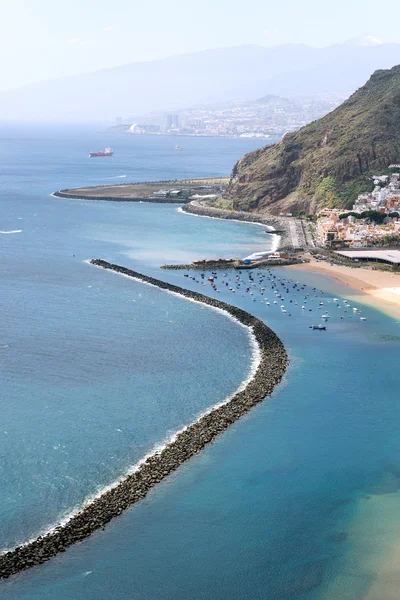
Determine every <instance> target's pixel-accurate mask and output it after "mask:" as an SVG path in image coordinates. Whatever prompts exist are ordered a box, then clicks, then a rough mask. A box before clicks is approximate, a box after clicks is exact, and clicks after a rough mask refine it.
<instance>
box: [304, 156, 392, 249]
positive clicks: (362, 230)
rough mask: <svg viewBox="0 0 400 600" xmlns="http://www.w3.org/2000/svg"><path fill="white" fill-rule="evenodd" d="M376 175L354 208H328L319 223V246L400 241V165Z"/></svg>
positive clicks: (357, 245) (386, 244)
mask: <svg viewBox="0 0 400 600" xmlns="http://www.w3.org/2000/svg"><path fill="white" fill-rule="evenodd" d="M389 168H390V169H391V170H393V172H392V173H391V174H389V175H376V176H374V177H372V183H373V185H374V189H373V190H372V191H371V192H365V193H362V194H360V195H359V196H358V198H357V200H356V201H355V203H354V205H353V207H352V208H351V209H350V210H344V209H338V208H324V209H322V210H321V211H320V212H319V213H318V215H317V220H316V224H315V237H316V240H317V243H318V245H319V246H322V247H327V248H335V247H340V248H343V247H349V248H367V247H371V246H379V247H383V246H393V245H399V243H400V165H399V164H392V165H390V167H389Z"/></svg>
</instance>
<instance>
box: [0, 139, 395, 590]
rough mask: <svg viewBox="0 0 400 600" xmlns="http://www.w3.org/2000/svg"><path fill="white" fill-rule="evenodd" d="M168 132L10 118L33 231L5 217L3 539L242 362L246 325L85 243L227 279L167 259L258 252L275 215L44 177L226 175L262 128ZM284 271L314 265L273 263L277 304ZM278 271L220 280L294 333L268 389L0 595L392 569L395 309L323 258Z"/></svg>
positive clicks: (162, 431) (0, 452) (240, 370)
mask: <svg viewBox="0 0 400 600" xmlns="http://www.w3.org/2000/svg"><path fill="white" fill-rule="evenodd" d="M168 143H169V144H170V140H168V139H166V138H163V139H160V140H158V139H156V138H135V139H132V138H125V137H118V138H116V141H115V142H114V140H112V142H110V140H109V138H106V137H105V136H104V135H103V134H97V135H96V134H92V133H91V132H86V133H85V132H72V131H70V132H65V131H63V130H59V131H54V130H53V131H50V130H46V131H44V132H43V131H42V132H40V133H39V132H38V131H37V130H35V129H29V130H28V131H24V132H22V131H17V132H15V131H8V132H7V131H3V136H2V138H1V137H0V156H1V157H2V165H3V174H2V178H1V199H0V201H1V207H2V209H1V227H0V230H1V231H12V230H14V231H15V230H22V231H21V233H14V234H0V248H1V253H2V263H1V274H2V294H1V303H2V313H1V314H2V317H1V322H2V328H1V339H0V352H1V353H2V354H1V357H2V361H1V364H0V372H1V375H2V393H1V403H2V419H1V423H0V456H1V463H0V481H1V489H2V494H1V496H0V518H1V524H2V526H1V532H0V536H1V537H0V542H1V546H2V547H7V546H12V545H13V544H14V543H15V542H16V541H21V540H24V539H27V538H29V537H30V536H32V535H35V534H36V533H37V532H38V531H40V530H41V529H43V528H46V527H47V526H50V525H52V524H54V523H55V522H56V521H57V519H60V518H62V517H63V516H65V515H66V514H68V512H70V511H71V510H73V509H74V507H76V506H77V505H79V504H80V503H81V502H82V501H83V500H84V499H85V498H87V497H88V496H90V495H91V494H93V493H95V492H96V491H97V490H99V489H101V488H102V487H103V486H105V485H108V484H109V483H111V482H113V481H115V480H116V479H117V478H118V477H120V476H121V474H123V473H124V472H126V470H127V469H128V468H129V466H131V465H132V464H134V462H135V461H137V460H138V459H139V458H140V457H141V456H143V455H144V454H145V453H146V452H147V451H149V450H150V449H151V448H152V447H153V446H154V444H156V443H159V442H161V441H162V440H163V439H165V438H166V436H167V435H168V434H169V433H170V432H171V431H174V430H175V429H178V428H179V427H181V426H182V425H184V424H185V423H187V422H189V421H190V420H191V419H193V418H194V417H195V416H196V415H197V414H199V412H201V411H202V410H204V409H205V408H207V407H209V406H211V405H212V404H214V403H215V402H217V401H219V400H221V399H223V398H224V397H226V396H227V395H228V394H230V393H232V391H234V389H235V388H236V387H237V386H238V385H239V383H240V382H241V381H242V380H243V379H244V378H245V377H246V376H247V374H248V373H249V370H250V366H251V349H250V345H249V340H248V336H247V334H246V331H245V330H244V329H243V328H240V327H239V326H237V325H236V324H235V323H233V322H232V321H231V320H229V319H228V318H226V317H224V316H222V315H221V314H219V313H217V312H214V311H212V310H210V309H208V308H204V307H201V306H199V305H197V304H193V303H190V302H186V301H184V300H182V299H179V298H176V297H174V296H171V295H169V294H165V293H163V292H161V291H160V290H155V289H153V288H151V287H148V286H144V285H142V284H139V283H137V282H133V281H129V280H128V279H125V278H122V277H119V276H117V275H114V274H111V273H106V272H102V271H100V270H98V269H95V268H92V267H90V266H88V265H87V264H85V263H84V262H83V261H84V260H85V259H87V258H91V257H101V258H105V259H107V260H112V261H114V262H120V263H121V264H124V265H126V266H132V267H134V268H137V269H138V270H142V271H143V272H146V273H149V274H154V275H156V276H157V277H160V278H164V279H168V280H170V281H172V282H173V283H177V284H179V285H182V286H187V287H191V288H193V289H195V290H200V291H202V292H204V293H208V294H215V292H213V290H212V289H211V287H209V286H207V285H205V286H202V285H201V283H200V282H198V281H194V280H192V279H190V278H188V277H184V274H183V273H182V272H180V271H178V272H166V271H162V270H160V269H159V268H158V267H159V265H160V264H162V263H163V262H170V261H173V260H175V261H180V260H182V259H183V258H185V259H186V260H187V258H186V257H189V258H190V259H192V258H194V257H200V256H204V255H207V256H213V255H218V256H222V255H223V256H232V255H236V254H239V255H241V254H249V253H250V252H253V251H257V250H262V249H264V248H266V247H268V246H269V245H270V244H271V243H272V238H271V236H268V235H267V234H266V233H265V232H264V229H263V228H262V227H258V226H255V225H248V224H241V223H228V222H224V221H217V220H211V219H202V218H196V217H193V216H190V215H184V214H180V213H179V212H178V211H177V208H176V207H174V206H153V205H147V204H133V205H129V204H125V205H113V204H107V203H105V202H101V203H95V202H83V201H82V202H81V201H65V200H59V199H56V198H53V197H51V196H49V194H50V192H51V191H53V190H55V189H57V188H60V187H65V186H72V185H78V184H85V183H86V184H90V183H93V184H94V183H96V182H98V181H100V180H101V178H104V180H107V181H111V178H112V177H118V176H119V175H122V174H126V175H127V178H128V179H132V180H133V179H137V180H139V179H150V178H153V179H157V178H167V177H168V178H173V177H180V176H186V175H187V176H189V175H193V176H195V175H205V176H207V175H220V174H224V173H226V172H227V171H229V168H230V166H231V164H232V163H233V161H234V160H235V159H236V158H237V157H238V156H240V155H241V154H242V153H243V152H245V151H247V150H249V149H251V147H252V146H251V142H249V141H246V142H245V141H239V140H202V139H194V138H193V139H191V140H189V141H188V142H187V141H186V139H185V141H184V143H182V145H183V146H184V151H182V152H181V153H175V152H174V151H173V149H172V148H171V147H169V146H168V145H167V144H168ZM109 144H112V145H113V147H114V149H116V150H117V148H118V152H117V153H116V156H115V160H114V157H113V159H111V161H112V162H107V163H104V162H102V163H100V162H96V163H95V164H93V162H90V161H88V160H87V159H86V153H87V150H91V149H95V148H97V147H99V148H101V147H103V146H105V145H109ZM253 147H254V144H253ZM120 155H121V158H119V156H120ZM177 155H179V156H177ZM122 156H123V158H122ZM107 160H109V159H107ZM289 273H290V274H289ZM273 275H275V282H276V281H277V279H278V278H286V279H287V278H293V279H294V280H295V281H300V282H302V283H304V285H305V289H304V290H301V292H300V291H299V290H298V289H294V288H293V283H292V282H290V283H289V282H287V283H285V286H282V284H281V282H279V283H275V285H279V286H280V287H281V288H282V289H283V293H282V295H285V296H286V298H285V300H284V301H283V302H284V304H285V306H286V308H287V309H288V312H287V313H283V312H282V311H281V309H280V301H279V303H278V304H277V305H274V304H273V300H274V299H275V296H274V294H273V290H272V289H271V287H272V285H273V284H274V281H273ZM273 275H270V279H269V280H268V279H267V278H266V277H264V280H263V283H262V284H261V283H260V279H259V278H258V276H257V275H255V276H254V280H255V282H256V284H257V286H256V288H254V295H253V296H250V294H249V293H248V292H246V291H244V290H245V288H246V287H247V285H246V286H243V285H242V284H241V287H240V288H236V293H235V294H233V293H232V292H231V291H229V287H235V282H233V281H232V276H229V277H230V279H231V281H230V283H229V285H228V286H226V285H225V283H224V284H222V279H223V278H224V276H223V274H220V275H219V280H218V287H219V288H220V290H221V291H220V293H218V294H215V295H217V296H218V298H220V299H222V300H227V301H229V302H231V303H235V304H237V305H239V306H241V307H243V308H245V309H247V310H249V311H250V312H252V313H254V314H255V315H257V316H260V317H261V318H264V319H265V320H266V322H267V323H268V324H269V325H270V326H271V327H272V328H273V329H274V330H275V331H276V332H277V333H278V334H279V335H280V336H281V338H282V339H283V341H284V343H285V345H286V347H287V349H288V352H289V355H290V359H291V363H290V367H289V369H288V372H287V374H286V376H285V380H284V382H283V383H282V385H281V386H280V387H279V389H277V390H276V392H275V393H274V395H273V397H272V398H271V399H270V400H269V401H267V402H265V403H263V404H261V405H259V406H258V407H256V408H255V409H254V410H253V411H252V412H251V413H250V414H249V415H247V416H246V417H245V418H244V419H242V420H241V421H240V422H239V423H236V424H235V425H234V426H233V427H231V428H230V429H229V430H228V431H227V432H226V433H225V434H224V435H222V436H221V437H220V438H219V439H218V440H217V441H216V443H214V444H212V445H211V446H209V447H208V448H206V449H205V451H204V452H202V453H201V454H200V455H199V456H197V457H196V458H195V459H193V460H191V461H190V462H189V463H187V464H185V465H183V466H182V467H181V468H180V469H179V470H178V471H177V472H176V473H175V474H174V475H173V476H171V477H169V478H168V479H167V480H165V481H164V482H163V483H161V484H160V485H158V486H157V487H156V488H154V489H153V490H152V492H151V493H150V494H149V496H148V497H147V498H146V499H145V500H144V501H143V502H142V503H140V504H139V505H137V506H135V507H133V508H132V509H130V510H129V511H127V512H126V513H125V514H124V515H123V516H122V517H121V518H119V519H116V520H114V521H113V522H112V523H110V524H109V526H107V528H106V529H105V531H103V532H99V533H96V534H95V535H93V536H92V537H91V538H90V539H88V540H86V541H85V542H83V543H82V544H79V545H76V546H74V547H73V548H71V549H69V550H68V551H67V552H66V553H64V554H62V555H59V556H58V557H56V558H55V559H54V560H53V561H50V562H49V563H47V564H46V565H43V566H42V567H40V568H38V569H35V570H31V571H29V572H25V573H21V574H20V575H18V576H17V577H14V578H12V579H11V580H9V581H7V582H3V583H0V598H4V599H7V600H8V599H11V600H42V599H45V600H47V599H50V598H51V599H53V598H57V599H60V600H67V599H68V600H69V599H72V598H74V599H77V600H80V599H82V600H83V599H84V598H85V599H89V600H92V599H96V600H97V599H99V598H101V599H105V600H128V599H129V600H130V599H134V598H138V599H139V598H140V599H141V600H142V599H144V600H153V599H154V600H155V599H159V598H163V599H170V598H171V599H172V598H176V599H178V600H179V599H182V600H183V599H187V598H200V599H203V598H204V599H206V598H207V599H208V598H210V599H211V598H213V599H222V598H234V599H236V598H237V599H242V598H260V599H261V598H262V599H264V598H265V599H277V600H286V599H289V598H302V599H303V598H304V599H306V600H317V599H318V600H322V599H329V600H331V599H332V600H333V598H339V597H340V598H346V600H347V598H348V599H350V598H351V599H354V600H355V599H357V600H358V599H361V598H364V597H365V594H366V593H367V591H368V589H369V588H370V586H371V585H372V584H373V583H374V581H375V579H376V577H377V575H378V574H379V568H380V562H379V560H378V558H377V557H376V546H377V544H378V542H379V548H380V554H381V555H382V556H383V555H384V554H385V552H389V549H390V547H391V544H392V543H393V541H394V528H393V527H392V526H391V522H392V521H393V518H394V516H393V515H395V514H396V512H395V511H394V510H393V503H395V505H396V502H397V503H398V494H397V490H398V488H399V486H400V479H399V477H400V436H399V428H400V406H399V403H398V393H397V389H398V368H397V364H398V357H399V343H400V325H399V323H397V322H396V321H394V320H393V319H390V318H389V317H387V316H385V315H384V314H382V313H379V312H378V311H375V310H373V309H371V308H366V307H365V308H363V307H362V304H360V303H359V301H358V303H357V304H356V306H358V307H359V308H362V310H363V315H365V316H366V317H367V321H365V322H361V321H360V320H359V317H358V316H356V315H353V313H352V311H351V310H350V311H349V312H348V313H344V305H343V303H342V301H340V304H341V308H340V309H339V308H338V307H337V306H336V303H335V302H333V297H335V296H336V297H340V296H344V297H347V298H349V295H348V290H346V289H344V288H341V287H340V286H339V285H338V284H336V283H333V282H331V281H330V280H328V279H326V278H324V277H322V276H317V275H314V274H304V273H300V272H296V273H295V272H289V271H285V270H283V269H276V270H274V272H273ZM247 277H248V275H247V274H243V278H244V279H245V280H246V282H247V283H248V285H251V283H250V282H248V279H247ZM198 279H199V278H198ZM225 279H226V282H227V281H228V277H227V278H225ZM225 279H224V281H225ZM261 286H264V287H265V288H266V291H265V294H264V296H261V294H260V287H261ZM314 287H315V288H316V290H315V291H314V290H313V288H314ZM252 289H253V288H252ZM286 290H289V291H288V292H286ZM321 290H322V291H321ZM294 294H296V296H294ZM303 294H304V296H305V295H306V294H309V296H308V298H307V301H306V304H305V306H306V307H307V308H306V310H302V309H301V305H302V303H303V302H304V296H303ZM265 297H268V298H269V300H270V306H267V305H266V304H265ZM253 298H254V299H255V301H253ZM290 299H291V300H292V302H291V303H290ZM262 300H264V302H262ZM295 302H298V304H297V305H296V304H295ZM319 302H324V305H323V310H328V311H329V314H330V315H331V318H330V321H329V323H328V330H327V331H326V332H316V331H312V330H310V329H309V325H310V324H311V323H313V322H315V321H318V322H319V320H320V315H321V312H320V309H319ZM353 305H354V303H352V306H353ZM309 308H312V311H310V310H309ZM289 314H290V315H291V316H290V317H289ZM317 315H318V316H317ZM340 316H343V317H344V318H343V319H340ZM350 316H351V319H350V318H349V317H350ZM387 498H390V500H391V502H392V507H391V510H389V509H388V511H387V514H386V513H385V512H384V511H385V507H386V506H387V502H385V500H386V499H387ZM375 506H376V508H374V507H375ZM368 507H370V508H369V509H368ZM371 507H372V508H371ZM382 511H383V514H384V515H385V514H386V519H384V518H383V517H382ZM383 523H384V525H383ZM368 532H374V533H373V535H374V536H375V537H374V538H372V539H371V536H369V535H368Z"/></svg>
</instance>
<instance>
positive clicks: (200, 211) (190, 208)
mask: <svg viewBox="0 0 400 600" xmlns="http://www.w3.org/2000/svg"><path fill="white" fill-rule="evenodd" d="M182 211H183V212H186V213H189V214H192V215H199V216H201V217H213V218H214V219H228V220H231V221H232V220H234V221H244V222H246V223H258V224H259V225H267V226H268V227H273V229H274V231H270V232H268V233H275V232H276V233H277V235H279V236H280V238H281V239H280V242H279V248H282V249H283V248H292V246H293V244H292V240H291V237H290V234H289V231H288V225H287V221H286V220H285V219H284V218H279V217H275V216H273V215H271V216H267V217H266V216H265V215H261V214H259V213H250V212H245V211H238V210H227V209H224V208H216V207H214V206H208V205H207V204H204V203H203V202H199V201H197V200H192V201H191V202H189V203H188V204H186V205H185V206H182Z"/></svg>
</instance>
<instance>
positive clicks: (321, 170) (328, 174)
mask: <svg viewBox="0 0 400 600" xmlns="http://www.w3.org/2000/svg"><path fill="white" fill-rule="evenodd" d="M399 160H400V66H396V67H393V68H392V69H390V70H379V71H376V72H375V73H374V74H373V75H372V77H371V78H370V79H369V81H368V82H367V83H366V84H365V85H364V86H363V87H361V88H360V89H359V90H357V92H355V93H354V94H353V95H352V96H350V98H349V99H348V100H346V101H345V102H344V103H343V104H342V105H341V106H339V107H338V108H336V109H335V110H334V111H332V112H331V113H329V114H328V115H326V116H324V117H322V119H319V120H317V121H314V122H312V123H310V124H309V125H306V126H305V127H302V128H301V129H299V130H298V131H295V132H293V133H288V134H287V135H285V136H284V137H283V139H282V141H280V142H279V143H277V144H273V145H270V146H266V147H264V148H260V149H259V150H255V151H254V152H251V153H249V154H246V155H245V156H244V157H243V158H241V159H240V160H239V161H238V162H237V163H236V165H235V166H234V168H233V172H232V177H231V182H230V185H229V189H228V194H229V195H230V197H231V198H232V199H233V202H234V207H235V208H242V209H245V210H260V209H261V210H266V211H269V212H272V213H275V214H276V213H279V212H281V211H283V212H287V211H289V212H293V211H300V210H305V211H306V212H308V213H310V212H311V213H313V212H316V211H317V210H318V209H319V208H321V207H326V206H330V207H339V208H350V207H351V206H352V204H353V202H354V200H355V199H356V197H357V195H358V194H360V193H362V192H364V191H371V185H372V182H371V176H372V175H377V174H381V173H385V172H388V171H387V169H388V166H389V165H390V163H398V162H399ZM372 187H373V186H372Z"/></svg>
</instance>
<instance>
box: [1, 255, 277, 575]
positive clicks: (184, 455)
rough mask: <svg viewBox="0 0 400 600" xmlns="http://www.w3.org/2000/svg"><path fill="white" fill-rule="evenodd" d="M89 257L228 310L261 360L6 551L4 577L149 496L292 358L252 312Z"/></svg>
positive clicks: (267, 390) (265, 391)
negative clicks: (96, 488) (117, 476)
mask: <svg viewBox="0 0 400 600" xmlns="http://www.w3.org/2000/svg"><path fill="white" fill-rule="evenodd" d="M90 262H91V264H93V265H96V266H97V267H102V268H104V269H109V270H112V271H115V272H117V273H121V274H123V275H128V276H130V277H134V278H135V279H138V280H140V281H143V282H144V283H149V284H151V285H154V286H157V287H159V288H161V289H163V290H168V291H170V292H174V293H176V294H180V295H181V296H184V297H185V298H189V299H191V300H196V301H197V302H202V303H204V304H207V305H209V306H212V307H215V308H219V309H222V310H224V311H226V312H227V313H229V314H230V315H232V316H233V317H235V318H236V319H237V320H238V321H240V322H241V323H242V324H243V325H245V326H247V327H249V328H250V329H251V331H252V333H253V335H254V337H255V339H256V341H257V344H258V346H259V350H260V362H259V364H258V367H257V369H256V371H255V373H254V376H253V377H252V379H251V380H250V381H249V383H248V384H247V386H246V387H245V388H244V389H243V390H241V391H239V392H237V393H236V394H235V395H234V396H232V397H231V398H230V399H228V400H227V401H226V403H225V404H222V405H219V406H217V407H215V408H213V409H211V410H210V411H209V412H208V413H206V414H204V415H203V416H201V417H200V418H199V419H198V420H197V421H196V422H194V423H192V424H190V425H189V426H188V427H186V429H184V430H183V431H181V432H180V433H178V434H177V435H176V436H175V437H174V438H173V440H172V441H171V442H170V443H169V444H168V445H166V446H165V447H164V449H163V450H161V451H158V452H155V453H154V454H152V455H151V456H150V457H148V458H147V459H146V460H144V461H143V462H142V463H141V464H140V466H139V467H138V469H137V470H136V471H135V472H133V473H132V474H131V475H128V476H127V477H125V478H124V479H123V480H122V481H120V482H119V483H117V484H115V486H114V487H113V488H111V489H109V490H108V491H106V492H104V493H103V494H102V495H101V496H99V497H98V498H96V499H95V500H93V501H92V502H91V503H90V504H88V505H87V506H85V507H84V508H82V509H81V510H80V511H79V512H78V513H77V514H75V515H74V516H73V517H71V519H70V520H69V521H68V522H67V523H65V524H64V525H60V526H58V527H56V528H55V529H54V530H53V531H51V532H49V533H47V534H45V535H43V536H39V537H38V538H37V539H36V540H34V541H32V542H28V543H27V544H25V545H23V546H19V547H17V548H15V549H14V550H11V551H9V552H6V553H4V554H3V555H1V556H0V578H7V577H10V576H11V575H14V574H16V573H18V572H20V571H23V570H24V569H29V568H30V567H34V566H36V565H40V564H42V563H44V562H46V561H47V560H49V559H50V558H52V557H53V556H55V555H56V554H58V553H59V552H64V551H65V550H66V548H68V547H69V546H71V545H72V544H75V543H76V542H79V541H81V540H83V539H85V538H87V537H88V536H90V535H91V534H92V533H93V532H94V531H96V530H97V529H103V528H104V527H105V525H106V524H107V523H108V522H109V521H111V519H113V518H114V517H117V516H118V515H120V514H121V513H122V512H123V511H124V510H125V509H127V508H128V507H129V506H131V505H132V504H134V503H135V502H138V501H139V500H141V499H142V498H144V497H145V496H146V495H147V493H148V492H149V490H151V488H152V487H153V486H155V485H156V484H157V483H158V482H160V481H162V480H163V479H164V478H165V477H167V476H168V475H169V474H170V473H172V472H173V471H175V470H176V469H177V468H178V467H179V466H180V465H181V464H182V463H184V462H185V461H187V460H188V459H189V458H191V457H192V456H194V455H195V454H197V453H198V452H200V450H202V448H204V446H205V445H206V444H208V443H210V442H212V441H213V440H214V439H215V438H216V436H217V435H219V434H220V433H222V432H223V431H225V430H226V429H227V428H228V427H229V426H230V425H231V424H232V423H234V422H235V421H237V420H238V419H240V417H242V416H243V415H244V414H246V413H247V412H248V411H249V410H250V409H251V408H252V407H253V406H254V405H255V404H257V403H258V402H261V401H262V400H264V398H265V397H266V396H269V395H270V394H271V393H272V391H273V389H274V387H275V386H276V385H277V384H278V383H279V382H280V381H281V379H282V376H283V374H284V372H285V369H286V366H287V363H288V357H287V354H286V351H285V348H284V346H283V344H282V342H281V340H280V339H279V338H278V336H277V335H276V334H275V333H274V332H273V331H272V330H271V329H270V328H269V327H267V325H265V323H263V321H261V320H260V319H257V318H256V317H254V316H252V315H251V314H249V313H248V312H246V311H244V310H242V309H240V308H237V307H236V306H232V305H230V304H227V303H225V302H221V301H219V300H216V299H214V298H209V297H208V296H204V295H203V294H200V293H198V292H192V291H190V290H186V289H184V288H181V287H178V286H176V285H172V284H170V283H166V282H164V281H161V280H159V279H155V278H154V277H148V276H146V275H142V274H141V273H137V272H136V271H132V270H130V269H126V268H125V267H120V266H118V265H114V264H111V263H108V262H106V261H104V260H100V259H96V260H91V261H90Z"/></svg>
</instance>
